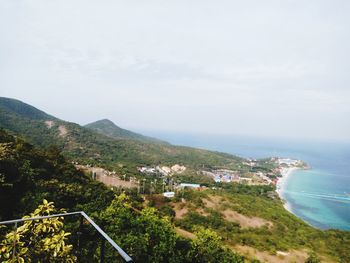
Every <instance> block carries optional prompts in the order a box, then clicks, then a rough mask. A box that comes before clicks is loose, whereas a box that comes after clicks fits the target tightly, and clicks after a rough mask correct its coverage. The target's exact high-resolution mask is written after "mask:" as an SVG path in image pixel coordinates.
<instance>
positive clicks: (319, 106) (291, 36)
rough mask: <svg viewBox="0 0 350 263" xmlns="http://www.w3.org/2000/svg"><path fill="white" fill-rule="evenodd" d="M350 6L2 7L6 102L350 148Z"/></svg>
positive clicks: (178, 2)
mask: <svg viewBox="0 0 350 263" xmlns="http://www.w3.org/2000/svg"><path fill="white" fill-rule="evenodd" d="M349 14H350V1H348V0H344V1H337V0H328V1H323V0H314V1H313V0H308V1H305V0H299V1H297V0H284V1H281V0H276V1H261V0H256V1H249V0H248V1H247V0H245V1H233V0H228V1H224V0H219V1H205V0H173V1H170V0H168V1H164V0H159V1H153V0H148V1H143V0H139V1H136V0H128V1H118V0H110V1H108V0H99V1H97V0H96V1H88V0H81V1H78V0H42V1H36V0H0V91H1V92H0V96H5V97H13V98H17V99H20V100H22V101H25V102H27V103H29V104H32V105H34V106H36V107H38V108H40V109H42V110H44V111H46V112H48V113H50V114H52V115H55V116H57V117H59V118H62V119H64V120H68V121H72V122H77V123H79V124H86V123H88V122H92V121H95V120H97V119H101V118H109V119H111V120H112V121H114V122H115V123H116V124H118V125H120V126H122V127H125V128H129V129H134V130H138V131H140V130H143V131H147V130H157V131H174V132H190V133H214V134H232V135H234V134H246V135H257V136H278V137H302V138H327V139H339V140H348V141H350V86H349V85H350V16H349Z"/></svg>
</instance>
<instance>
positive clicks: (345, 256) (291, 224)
mask: <svg viewBox="0 0 350 263" xmlns="http://www.w3.org/2000/svg"><path fill="white" fill-rule="evenodd" d="M268 190H269V189H268V188H267V187H263V186H254V187H252V186H243V185H232V186H231V187H227V188H226V189H217V190H207V191H204V192H198V191H185V192H184V193H183V194H182V197H183V198H184V199H185V200H186V202H185V203H182V202H180V205H182V206H185V207H187V208H188V211H189V212H188V213H187V214H186V215H185V216H184V217H183V218H182V219H178V220H176V221H175V222H176V224H177V225H178V226H180V227H181V228H183V229H186V230H188V231H190V232H192V231H194V230H195V229H196V227H198V226H201V227H205V228H207V227H209V228H211V229H214V230H215V231H216V232H217V233H218V234H219V235H220V236H221V237H223V238H224V240H225V243H226V244H228V245H232V246H235V245H244V246H249V247H253V248H256V249H258V250H260V251H269V252H270V253H272V254H275V253H276V251H289V250H291V249H296V250H297V249H302V248H308V249H309V251H311V252H312V251H314V252H315V253H316V254H318V255H320V256H322V255H323V256H326V258H327V259H331V260H334V261H335V262H350V254H349V247H350V233H349V232H346V231H339V230H327V231H322V230H318V229H315V228H313V227H311V226H309V225H307V224H306V223H305V222H303V221H302V220H301V219H299V218H297V217H296V216H294V215H293V214H291V213H289V212H288V211H287V210H285V209H284V207H283V204H282V202H281V201H280V200H279V199H274V198H270V197H269V194H268V193H269V191H268ZM205 200H209V201H211V205H207V203H206V202H205ZM179 201H180V200H179ZM166 205H168V204H166ZM225 211H226V212H227V211H234V212H236V213H239V214H241V215H244V216H247V217H248V218H256V217H257V218H261V219H263V220H265V222H268V223H266V224H265V225H262V226H260V227H241V226H240V224H239V223H237V222H233V221H231V220H227V219H226V217H225V216H224V214H225Z"/></svg>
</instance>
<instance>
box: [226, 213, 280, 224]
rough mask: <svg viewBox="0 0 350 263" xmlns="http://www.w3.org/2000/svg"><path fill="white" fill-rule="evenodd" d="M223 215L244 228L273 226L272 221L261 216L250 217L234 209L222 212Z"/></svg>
mask: <svg viewBox="0 0 350 263" xmlns="http://www.w3.org/2000/svg"><path fill="white" fill-rule="evenodd" d="M222 215H223V216H224V218H225V220H227V221H229V222H237V223H239V224H240V226H241V227H242V228H249V227H262V226H267V227H268V228H271V227H272V226H273V223H272V222H270V221H267V220H265V219H262V218H260V217H248V216H245V215H242V214H240V213H237V212H236V211H232V210H225V211H223V212H222Z"/></svg>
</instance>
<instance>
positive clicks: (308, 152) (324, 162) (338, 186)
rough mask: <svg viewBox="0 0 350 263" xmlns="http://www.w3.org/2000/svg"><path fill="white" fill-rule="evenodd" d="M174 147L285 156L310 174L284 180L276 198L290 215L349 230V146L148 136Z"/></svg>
mask: <svg viewBox="0 0 350 263" xmlns="http://www.w3.org/2000/svg"><path fill="white" fill-rule="evenodd" d="M148 135H150V136H153V137H157V138H159V139H162V140H165V141H168V142H170V143H172V144H175V145H184V146H191V147H197V148H204V149H209V150H214V151H220V152H226V153H231V154H234V155H238V156H241V157H246V158H254V159H258V158H266V157H289V158H295V159H300V160H303V161H305V162H306V163H307V164H308V165H309V166H310V167H311V169H309V170H297V171H295V172H293V173H292V174H291V175H290V176H288V178H287V181H286V183H285V185H284V191H283V193H282V198H283V199H284V200H285V202H286V207H288V210H290V211H291V212H292V213H293V214H295V215H296V216H298V217H299V218H301V219H303V220H304V221H305V222H307V223H308V224H310V225H312V226H314V227H316V228H319V229H341V230H349V231H350V142H349V143H344V142H342V143H340V142H331V141H316V140H313V141H310V140H297V139H294V140H292V139H275V138H255V137H246V136H222V135H220V136H218V135H198V134H179V133H164V132H163V133H161V132H149V131H148Z"/></svg>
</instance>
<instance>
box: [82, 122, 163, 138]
mask: <svg viewBox="0 0 350 263" xmlns="http://www.w3.org/2000/svg"><path fill="white" fill-rule="evenodd" d="M84 127H86V128H88V129H91V130H93V131H96V132H98V133H100V134H103V135H106V136H108V137H111V138H114V139H133V140H140V141H145V142H154V143H166V142H164V141H161V140H159V139H156V138H152V137H148V136H144V135H142V134H139V133H135V132H132V131H129V130H126V129H123V128H120V127H119V126H117V125H115V124H114V123H113V122H112V121H111V120H108V119H103V120H99V121H95V122H92V123H89V124H86V125H85V126H84Z"/></svg>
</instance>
